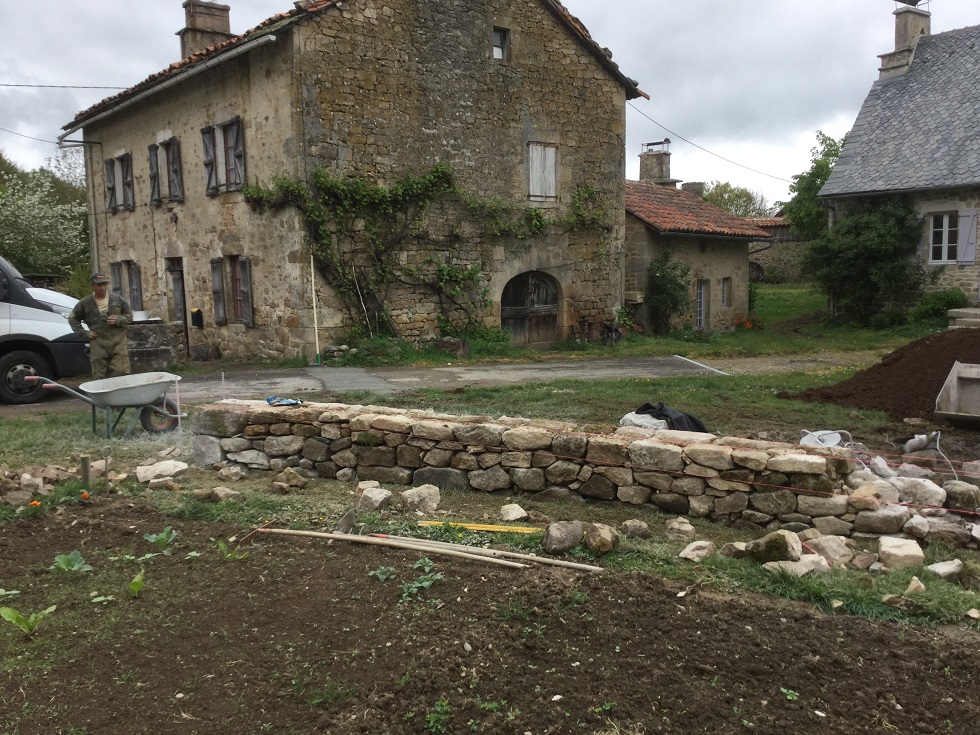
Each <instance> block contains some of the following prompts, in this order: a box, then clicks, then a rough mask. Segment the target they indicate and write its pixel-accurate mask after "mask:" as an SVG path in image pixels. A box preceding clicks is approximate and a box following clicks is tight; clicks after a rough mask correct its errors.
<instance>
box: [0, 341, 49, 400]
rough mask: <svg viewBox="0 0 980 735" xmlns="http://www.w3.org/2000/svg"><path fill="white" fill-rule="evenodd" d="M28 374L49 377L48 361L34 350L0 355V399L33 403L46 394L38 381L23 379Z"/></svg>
mask: <svg viewBox="0 0 980 735" xmlns="http://www.w3.org/2000/svg"><path fill="white" fill-rule="evenodd" d="M28 375H43V376H44V377H50V375H51V369H50V368H49V367H48V362H47V360H45V359H44V358H43V357H41V356H40V355H38V354H37V353H36V352H27V351H26V350H20V351H17V352H11V353H9V354H7V355H4V356H3V357H0V401H3V402H4V403H35V402H36V401H40V400H42V399H43V398H44V397H45V396H47V394H48V391H46V390H42V388H43V385H42V384H41V383H39V382H33V381H30V380H24V378H26V377H27V376H28Z"/></svg>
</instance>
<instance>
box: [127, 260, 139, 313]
mask: <svg viewBox="0 0 980 735" xmlns="http://www.w3.org/2000/svg"><path fill="white" fill-rule="evenodd" d="M126 265H127V266H128V270H129V306H130V308H131V309H133V310H135V311H142V310H143V282H142V279H141V278H140V266H139V263H137V262H136V261H135V260H130V261H128V262H127V263H126Z"/></svg>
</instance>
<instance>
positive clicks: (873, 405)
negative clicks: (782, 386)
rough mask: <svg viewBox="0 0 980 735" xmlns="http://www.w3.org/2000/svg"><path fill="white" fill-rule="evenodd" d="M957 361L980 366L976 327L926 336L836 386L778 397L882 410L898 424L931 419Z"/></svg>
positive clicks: (979, 345) (979, 346)
mask: <svg viewBox="0 0 980 735" xmlns="http://www.w3.org/2000/svg"><path fill="white" fill-rule="evenodd" d="M956 361H959V362H965V363H980V329H952V330H950V331H948V332H941V333H939V334H933V335H930V336H929V337H924V338H922V339H920V340H916V341H915V342H911V343H909V344H907V345H905V346H904V347H902V348H900V349H897V350H895V351H894V352H890V353H889V354H887V355H885V356H884V357H883V358H882V360H881V362H879V363H878V364H877V365H873V366H872V367H870V368H867V369H866V370H861V371H859V372H857V373H855V374H854V376H853V377H851V378H849V379H848V380H845V381H843V382H841V383H838V384H837V385H831V386H827V387H824V388H808V389H807V390H805V391H803V392H802V393H794V394H788V393H783V394H780V396H779V397H780V398H792V399H794V400H798V401H807V402H810V403H835V404H837V405H839V406H853V407H854V408H863V409H866V410H877V411H884V412H885V413H887V414H888V415H889V416H890V417H891V418H893V419H895V420H897V421H900V420H902V419H904V418H923V419H933V418H934V416H933V410H934V409H935V407H936V396H938V395H939V391H940V390H942V387H943V383H945V382H946V378H947V377H948V376H949V371H950V369H951V368H952V367H953V363H954V362H956Z"/></svg>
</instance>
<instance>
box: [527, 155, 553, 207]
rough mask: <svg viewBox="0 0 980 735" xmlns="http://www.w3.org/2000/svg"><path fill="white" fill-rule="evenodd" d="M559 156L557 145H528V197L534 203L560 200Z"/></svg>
mask: <svg viewBox="0 0 980 735" xmlns="http://www.w3.org/2000/svg"><path fill="white" fill-rule="evenodd" d="M557 154H558V147H557V146H555V145H551V144H549V143H529V144H528V197H529V198H530V199H531V200H532V201H555V200H557V199H558V181H557V161H558V155H557Z"/></svg>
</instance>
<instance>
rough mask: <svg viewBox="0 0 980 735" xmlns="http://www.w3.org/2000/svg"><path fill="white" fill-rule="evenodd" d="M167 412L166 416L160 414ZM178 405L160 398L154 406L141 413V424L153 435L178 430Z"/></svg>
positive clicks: (144, 408) (145, 408) (146, 407)
mask: <svg viewBox="0 0 980 735" xmlns="http://www.w3.org/2000/svg"><path fill="white" fill-rule="evenodd" d="M161 411H165V412H166V415H164V414H163V413H160V412H161ZM178 413H179V412H178V410H177V404H176V403H175V402H173V401H172V400H170V399H169V398H160V399H158V400H157V401H155V402H154V403H153V405H152V406H144V407H143V410H142V411H140V423H141V424H142V425H143V428H144V429H146V430H147V431H149V432H151V433H153V434H162V433H164V432H167V431H173V430H174V429H176V428H177V414H178Z"/></svg>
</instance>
